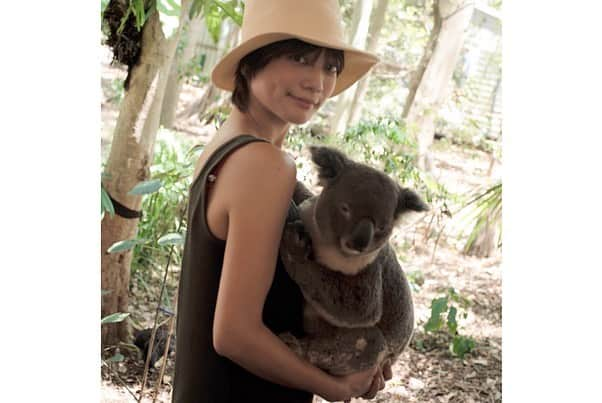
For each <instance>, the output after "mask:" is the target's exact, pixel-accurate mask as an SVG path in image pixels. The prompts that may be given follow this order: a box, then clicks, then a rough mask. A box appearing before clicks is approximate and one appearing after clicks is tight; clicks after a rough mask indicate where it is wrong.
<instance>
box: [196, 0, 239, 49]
mask: <svg viewBox="0 0 602 403" xmlns="http://www.w3.org/2000/svg"><path fill="white" fill-rule="evenodd" d="M242 10H243V3H242V2H241V1H240V0H229V1H219V0H194V2H193V3H192V6H191V7H190V19H193V18H195V17H196V16H198V15H199V14H203V16H204V18H205V25H206V26H207V30H208V31H209V33H210V34H211V38H212V39H213V42H214V43H216V44H217V42H218V40H219V35H220V30H221V26H222V22H223V21H224V20H225V19H226V18H231V19H232V21H234V22H235V23H236V25H238V26H241V25H242V14H243V11H242Z"/></svg>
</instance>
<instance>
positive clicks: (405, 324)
mask: <svg viewBox="0 0 602 403" xmlns="http://www.w3.org/2000/svg"><path fill="white" fill-rule="evenodd" d="M310 152H311V155H312V160H313V162H314V163H315V164H316V166H317V168H318V177H319V181H320V185H322V186H323V190H322V192H321V193H320V194H319V195H313V194H312V193H311V192H310V191H309V190H307V188H305V186H303V184H302V183H300V182H298V183H297V187H296V189H295V193H294V195H293V201H295V203H297V204H298V208H296V212H295V211H293V212H292V213H291V212H289V217H287V224H286V225H285V228H284V232H283V237H282V241H281V245H280V256H281V259H282V261H283V263H284V267H285V268H286V270H287V272H288V274H289V276H290V277H291V278H292V279H293V281H295V282H296V283H297V285H298V286H299V288H300V289H301V292H302V294H303V297H304V299H305V302H304V312H303V329H304V331H305V335H304V336H303V337H299V338H297V337H295V336H294V335H292V334H291V333H283V334H280V335H279V336H280V338H281V339H282V340H283V341H284V342H285V343H286V344H287V345H288V346H289V347H290V348H291V349H293V350H294V351H295V352H296V353H297V354H299V355H300V356H302V357H305V358H306V359H308V360H309V361H310V362H311V363H312V364H314V365H316V366H318V367H320V368H322V369H324V370H326V371H328V372H329V373H331V374H333V375H347V374H350V373H353V372H358V371H361V370H364V369H366V368H369V367H372V366H375V365H382V364H383V363H384V362H386V361H388V362H389V363H390V364H391V365H392V364H393V362H394V361H395V360H396V359H397V357H398V356H399V355H400V354H401V352H402V351H403V349H404V348H405V347H406V346H407V344H408V343H409V341H410V337H411V335H412V332H413V330H414V306H413V302H412V295H411V292H410V287H409V284H408V281H407V279H406V277H405V275H404V272H403V270H402V269H401V266H400V265H399V263H398V261H397V258H396V256H395V252H394V251H393V249H392V247H391V246H390V244H389V242H388V240H389V237H390V236H391V233H392V230H393V228H394V227H395V225H396V224H397V223H398V222H399V219H400V217H401V216H402V215H403V214H404V213H406V212H409V211H416V212H420V211H426V210H428V206H427V205H426V204H425V203H424V202H423V201H422V199H421V198H420V197H419V196H418V195H417V194H416V193H415V192H414V191H412V190H410V189H406V188H402V187H401V186H399V185H398V184H397V183H395V181H394V180H392V179H391V178H389V177H388V176H387V175H386V174H385V173H383V172H380V171H378V170H376V169H374V168H371V167H369V166H367V165H364V164H360V163H357V162H354V161H352V160H350V159H349V158H347V157H346V156H345V155H344V154H343V153H341V152H340V151H338V150H336V149H333V148H328V147H310ZM292 210H295V206H294V205H293V207H292Z"/></svg>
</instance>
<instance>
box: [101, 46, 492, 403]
mask: <svg viewBox="0 0 602 403" xmlns="http://www.w3.org/2000/svg"><path fill="white" fill-rule="evenodd" d="M109 63H110V53H109V52H108V51H107V52H105V53H103V69H102V87H103V102H102V131H101V150H102V155H103V161H104V160H105V158H106V156H107V155H108V152H109V146H110V139H111V135H112V131H113V128H114V126H115V121H116V118H117V115H118V106H117V101H116V100H115V99H114V97H115V95H116V94H118V91H116V90H115V88H116V86H117V85H118V81H119V79H123V77H125V72H124V70H123V69H120V68H117V67H113V66H110V65H109ZM198 93H199V90H198V89H196V88H193V87H185V89H184V93H183V94H182V97H181V100H180V104H179V107H178V109H179V110H183V108H185V107H186V106H187V105H189V104H190V103H191V102H193V100H194V99H195V96H198ZM177 129H179V130H178V131H179V132H180V133H181V135H182V136H188V137H192V138H194V139H195V141H197V142H202V141H204V140H205V139H207V137H208V135H210V134H211V130H210V129H209V128H203V127H200V125H199V124H198V120H197V119H196V118H193V119H188V120H186V121H179V122H178V123H177ZM433 151H434V153H433V157H434V174H435V177H437V179H438V180H439V181H440V182H441V183H443V184H444V185H445V186H446V187H447V188H448V189H449V190H450V191H451V192H454V193H463V194H468V193H470V192H472V191H473V190H475V189H478V188H481V187H482V186H485V185H487V184H490V183H491V182H492V177H498V176H499V175H500V170H501V168H500V167H499V166H497V165H496V166H495V167H494V170H493V174H492V176H488V169H489V163H490V160H489V158H488V155H487V154H486V153H484V152H482V151H478V150H475V149H466V148H461V147H459V146H455V145H451V144H445V145H441V144H436V145H435V147H434V149H433ZM448 224H449V225H446V226H445V229H444V231H443V234H442V236H441V237H440V239H439V241H438V243H437V245H436V246H435V242H436V237H430V238H428V239H427V240H425V238H424V233H425V232H426V228H427V225H428V220H426V219H423V220H419V221H417V222H415V223H413V225H412V228H410V229H407V228H404V231H405V233H404V234H396V235H395V238H394V241H395V242H398V243H405V244H408V243H409V247H406V248H404V250H403V252H402V253H403V260H404V262H403V263H402V265H403V268H404V270H405V272H406V273H413V272H420V273H422V276H421V277H422V280H423V281H421V283H422V284H421V285H420V286H418V287H417V288H416V289H414V301H415V308H416V333H415V336H414V339H413V341H412V342H411V343H410V346H409V348H407V349H406V351H404V353H403V354H402V356H401V357H400V359H399V360H398V362H397V363H396V364H395V365H394V367H393V373H394V376H393V379H391V380H390V381H389V382H388V383H387V385H386V388H385V389H384V390H383V391H381V392H379V393H378V395H377V396H376V398H375V399H374V400H373V401H375V402H441V403H443V402H500V401H501V393H502V379H501V375H502V350H501V349H502V328H501V325H502V300H501V286H502V284H501V254H500V253H499V251H498V253H497V254H496V255H495V256H493V257H489V258H482V259H481V258H474V257H468V256H465V255H463V254H462V253H461V250H462V247H463V245H464V242H465V240H466V239H465V237H458V236H457V232H458V228H459V227H458V226H457V225H456V224H455V223H454V221H453V220H450V222H449V223H448ZM437 228H441V226H438V227H437ZM395 242H394V243H395ZM434 251H435V253H433V252H434ZM449 287H453V288H455V290H456V291H457V292H458V293H459V294H460V295H461V296H463V297H465V298H467V299H468V300H469V301H470V306H469V307H468V308H467V314H468V315H467V317H466V319H465V320H460V321H459V331H460V333H461V334H462V335H465V336H470V337H472V338H473V339H474V340H475V342H476V346H475V348H474V350H473V351H472V352H470V353H468V354H466V355H465V356H464V358H463V359H460V358H456V357H454V356H452V354H451V353H450V351H449V348H448V346H449V342H450V338H449V336H446V335H445V334H435V335H433V334H425V333H424V328H423V326H424V323H425V322H426V321H427V320H428V318H429V316H430V303H431V301H432V300H433V299H434V298H436V297H439V296H442V295H443V294H442V293H443V292H444V291H445V290H446V289H447V288H449ZM152 298H156V297H153V296H149V295H148V294H146V293H145V292H142V291H141V290H137V289H135V290H134V292H133V295H132V297H131V302H130V303H131V309H130V311H131V312H133V313H132V316H134V315H136V317H137V318H138V320H140V321H144V322H146V325H147V326H150V325H152V314H151V312H153V309H152V308H151V306H150V304H151V302H152ZM149 301H150V302H149ZM134 312H138V313H137V314H136V313H134ZM142 312H144V313H142ZM120 353H121V354H122V355H123V356H124V357H125V358H124V361H122V362H119V363H112V364H110V366H111V368H112V370H109V369H108V368H107V367H106V366H103V367H102V369H101V373H102V379H101V401H102V402H106V403H109V402H133V401H135V398H134V397H133V395H132V393H134V394H136V393H137V392H138V391H139V389H140V384H141V379H142V372H143V371H142V368H143V363H142V361H141V359H140V354H139V352H137V350H136V349H135V348H134V347H133V346H129V347H128V346H123V347H122V348H121V349H120ZM103 358H106V356H105V357H103ZM160 364H161V362H159V363H158V364H156V369H154V370H153V371H152V372H151V374H150V378H149V379H150V380H149V382H148V383H147V387H146V389H145V396H148V397H149V398H148V399H147V398H145V399H144V400H143V401H152V398H150V390H151V389H152V387H154V385H155V380H156V379H157V374H158V372H159V368H160ZM165 374H166V375H165V377H164V385H163V386H162V388H161V390H160V393H159V395H158V396H157V399H156V401H158V402H168V401H170V400H169V399H170V384H171V376H172V375H173V355H171V356H170V358H169V359H168V362H167V368H166V372H165ZM126 385H127V386H126ZM148 385H151V387H149V386H148ZM315 401H316V403H318V402H321V399H319V398H316V399H315ZM360 401H363V400H360V399H354V400H353V402H356V403H357V402H360Z"/></svg>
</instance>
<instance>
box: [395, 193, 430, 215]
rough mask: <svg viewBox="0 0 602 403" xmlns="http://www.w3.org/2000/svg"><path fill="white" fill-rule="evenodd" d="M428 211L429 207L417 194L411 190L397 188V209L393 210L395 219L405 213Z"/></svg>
mask: <svg viewBox="0 0 602 403" xmlns="http://www.w3.org/2000/svg"><path fill="white" fill-rule="evenodd" d="M408 210H412V211H418V212H420V211H428V210H429V206H428V205H427V204H426V203H425V202H424V201H423V200H422V199H421V198H420V196H418V193H416V192H414V191H413V190H411V189H407V188H402V187H401V186H400V187H399V198H398V199H397V208H396V209H395V218H398V217H399V216H400V215H401V214H402V213H404V212H405V211H408Z"/></svg>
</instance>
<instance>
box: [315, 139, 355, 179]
mask: <svg viewBox="0 0 602 403" xmlns="http://www.w3.org/2000/svg"><path fill="white" fill-rule="evenodd" d="M309 151H310V153H311V159H312V161H313V162H314V163H315V164H316V165H317V166H318V177H319V178H320V182H321V183H322V184H323V185H324V184H326V183H328V182H329V181H330V180H332V179H334V178H335V177H336V176H337V175H338V174H339V173H340V172H341V170H343V169H344V168H345V167H346V166H347V165H349V163H350V162H351V161H350V160H349V159H348V158H347V157H346V156H345V155H344V154H343V153H341V152H340V151H338V150H336V149H334V148H330V147H320V146H310V147H309Z"/></svg>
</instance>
